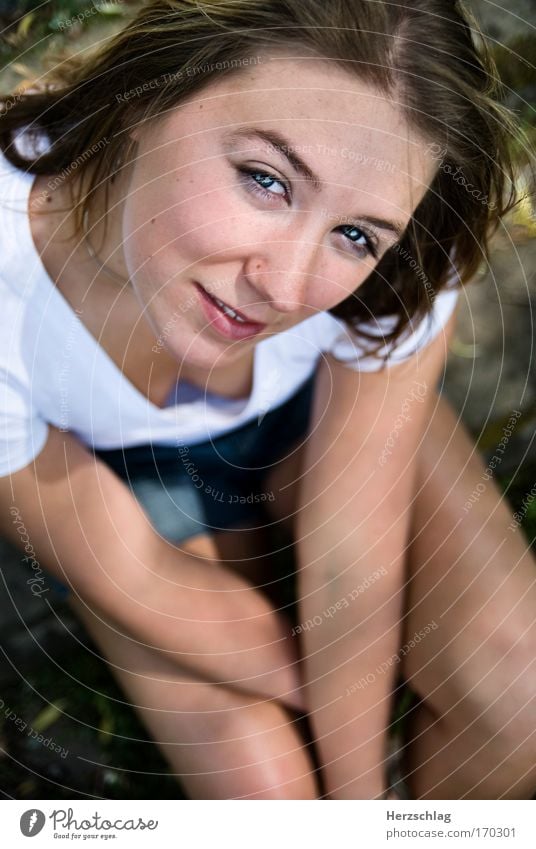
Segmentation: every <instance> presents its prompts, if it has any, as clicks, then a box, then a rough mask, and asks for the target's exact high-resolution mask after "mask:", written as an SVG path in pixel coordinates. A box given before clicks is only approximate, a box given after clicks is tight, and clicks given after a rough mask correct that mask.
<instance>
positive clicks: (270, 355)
mask: <svg viewBox="0 0 536 849" xmlns="http://www.w3.org/2000/svg"><path fill="white" fill-rule="evenodd" d="M34 179H35V178H34V175H32V174H27V173H25V172H23V171H21V170H19V169H17V168H15V167H14V166H12V165H11V164H10V163H9V162H8V161H7V160H6V158H5V157H4V156H3V155H1V154H0V304H1V309H0V375H1V386H0V443H1V445H0V476H3V475H7V474H10V473H13V472H16V471H17V470H19V469H21V468H23V467H24V466H26V465H27V464H28V463H29V462H30V461H31V460H32V459H33V458H34V457H35V456H36V455H37V454H38V453H39V452H40V451H41V449H42V448H43V446H44V444H45V441H46V438H47V432H48V425H49V424H52V425H55V426H56V427H58V428H61V429H63V430H69V431H72V432H73V433H74V434H75V435H76V436H77V437H78V438H79V439H80V440H81V441H82V442H83V443H84V444H86V445H88V446H93V447H95V448H102V449H106V448H118V447H127V446H131V445H139V444H144V443H151V442H152V443H167V444H176V445H182V444H195V443H199V442H204V441H207V440H208V439H210V438H212V437H216V436H219V435H220V434H223V433H225V432H227V431H231V430H234V429H235V428H238V427H240V426H241V425H243V424H244V423H246V422H248V421H251V420H253V419H257V420H258V421H261V420H262V417H263V416H264V415H265V414H266V413H267V412H268V410H270V409H272V408H275V407H277V406H279V405H280V404H282V403H283V402H284V401H286V400H287V399H288V398H290V397H291V395H293V394H294V392H296V391H297V389H299V387H300V386H301V385H302V384H303V383H304V381H305V380H306V379H307V378H308V377H309V376H310V375H311V374H312V373H313V371H314V370H315V368H316V366H317V363H318V360H319V358H320V357H321V356H322V354H323V352H331V353H332V354H333V355H334V356H336V357H337V358H338V359H341V360H343V361H344V362H345V363H346V365H347V366H348V367H349V368H353V369H357V370H360V371H373V370H376V369H378V368H379V367H380V365H381V361H379V360H377V359H376V358H374V357H367V356H366V353H365V351H364V349H363V348H359V347H358V346H357V344H355V343H354V342H353V341H352V340H351V337H350V334H349V331H348V328H347V326H346V324H345V323H344V322H343V321H341V320H339V319H336V318H334V317H333V316H332V315H330V314H329V313H327V312H321V313H318V315H315V316H313V317H311V318H308V319H306V320H305V321H303V322H301V323H300V324H298V325H296V326H295V327H292V328H291V329H290V330H287V331H284V332H282V333H280V334H278V335H276V336H272V337H270V338H268V339H264V340H262V341H260V342H259V343H258V344H257V345H256V347H255V349H254V370H253V390H252V393H251V395H250V397H249V398H247V399H240V400H228V399H223V398H218V397H217V396H211V395H206V396H205V394H204V393H195V392H192V390H191V388H189V387H188V386H187V385H186V386H182V384H179V386H178V391H173V392H172V393H171V394H170V397H169V399H168V401H169V404H168V405H167V406H165V407H164V408H163V409H161V408H159V407H157V406H155V405H154V404H153V403H151V401H149V400H148V399H147V398H146V397H145V396H144V395H143V394H142V393H141V392H139V391H138V390H137V389H136V388H135V387H134V386H133V384H132V383H130V381H129V380H127V379H126V378H125V377H124V376H123V374H122V372H121V370H120V369H119V368H118V366H116V365H115V363H114V362H113V360H112V359H111V358H110V357H109V356H108V354H107V353H106V352H105V351H104V349H103V348H102V347H101V346H100V345H99V344H98V342H97V340H96V339H95V338H94V337H93V336H92V335H91V333H90V332H89V330H87V329H86V328H85V326H84V325H83V324H82V322H81V320H80V317H79V315H77V313H76V312H75V311H74V310H73V308H72V307H71V306H70V305H69V303H68V302H67V301H66V300H65V298H64V297H63V296H62V295H61V293H60V292H59V290H58V289H57V287H56V286H55V285H54V283H53V281H52V280H51V279H50V277H49V276H48V274H47V272H46V270H45V268H44V266H43V263H42V262H41V259H40V257H39V254H38V253H37V250H36V248H35V245H34V242H33V238H32V234H31V229H30V221H29V215H28V200H29V193H30V188H31V185H32V182H33V180H34ZM452 283H453V285H454V284H455V280H454V279H453V280H452ZM457 298H458V290H457V289H454V288H453V289H452V290H451V291H442V292H440V293H439V294H438V295H437V296H436V298H435V301H434V305H433V310H432V313H431V315H430V316H427V317H426V318H425V319H424V320H423V321H422V322H421V323H420V324H419V325H418V326H416V327H414V326H413V325H410V328H409V329H408V331H407V332H406V333H405V335H404V339H403V341H401V342H399V344H398V345H397V346H396V348H395V349H394V351H393V354H392V356H391V360H390V362H391V363H393V364H395V363H398V362H401V361H402V360H404V359H407V358H408V357H409V356H411V354H412V353H414V352H415V351H416V350H420V349H422V348H423V347H424V346H425V345H426V344H428V343H429V342H430V341H431V340H432V339H433V338H434V337H435V336H436V335H437V334H438V333H439V332H440V331H441V329H442V327H443V326H444V325H445V323H446V321H447V319H448V318H449V316H450V315H451V313H452V311H453V309H454V307H455V305H456V301H457ZM392 320H393V319H391V318H390V317H385V318H382V319H380V320H379V321H378V322H374V323H367V328H372V329H373V332H376V333H379V334H380V336H381V333H382V332H385V330H386V329H388V328H389V327H390V326H392V325H391V321H392Z"/></svg>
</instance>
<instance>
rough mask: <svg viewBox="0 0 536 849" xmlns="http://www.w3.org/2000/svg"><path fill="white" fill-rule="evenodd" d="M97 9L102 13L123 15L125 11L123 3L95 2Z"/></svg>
mask: <svg viewBox="0 0 536 849" xmlns="http://www.w3.org/2000/svg"><path fill="white" fill-rule="evenodd" d="M95 9H96V10H97V11H98V13H99V14H100V15H122V14H123V12H124V6H123V3H106V2H103V3H95Z"/></svg>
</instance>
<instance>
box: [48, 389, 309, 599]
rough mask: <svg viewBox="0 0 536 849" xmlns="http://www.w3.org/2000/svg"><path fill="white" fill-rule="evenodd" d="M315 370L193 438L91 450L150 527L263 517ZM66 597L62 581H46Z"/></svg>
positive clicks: (303, 424) (186, 528) (183, 528)
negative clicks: (219, 428) (216, 430)
mask: <svg viewBox="0 0 536 849" xmlns="http://www.w3.org/2000/svg"><path fill="white" fill-rule="evenodd" d="M314 382H315V375H314V374H313V375H312V376H311V377H310V378H309V379H308V380H307V381H306V382H305V383H304V384H303V385H302V387H301V388H300V389H299V390H298V391H297V392H296V393H295V394H294V395H293V396H292V397H291V398H290V399H289V400H288V401H286V402H285V403H284V404H282V405H280V406H279V407H276V408H275V409H273V410H270V411H269V412H268V413H266V415H264V416H263V417H262V419H260V420H257V419H254V420H253V421H251V422H248V423H247V424H245V425H242V427H240V428H238V429H237V430H234V431H232V432H231V433H227V434H224V435H223V436H219V437H217V438H216V439H214V440H212V441H210V442H203V443H201V444H199V445H191V446H188V445H184V444H183V443H178V444H176V445H153V444H149V445H136V446H134V447H132V448H119V449H113V450H108V451H100V450H96V451H95V452H94V453H95V456H96V457H98V458H99V459H100V460H101V461H103V462H104V463H106V464H107V465H108V466H109V467H110V468H111V469H113V471H114V472H116V474H118V475H119V476H120V477H121V478H123V480H124V481H125V483H126V484H127V486H128V487H129V488H130V490H131V491H132V493H133V494H134V496H135V497H136V499H137V500H138V501H139V503H140V504H141V505H142V507H143V508H144V510H145V511H146V513H147V514H148V516H149V518H150V519H151V522H152V524H153V526H154V528H155V529H156V531H157V532H158V533H159V534H161V535H162V536H163V537H165V538H166V539H169V540H171V541H173V542H181V541H183V540H185V539H188V537H192V536H196V535H197V534H200V533H211V532H218V531H221V530H226V529H228V528H231V527H233V526H237V527H239V526H240V525H242V524H248V525H251V524H253V525H255V524H263V523H265V522H266V518H267V514H266V505H267V504H268V502H270V501H274V500H275V497H276V494H275V493H274V492H271V491H270V490H269V488H267V483H266V477H267V474H268V473H269V471H270V469H271V468H272V467H273V466H274V465H275V464H276V463H278V462H279V461H281V460H283V459H284V458H285V457H286V456H288V454H289V453H290V452H291V451H292V450H293V449H294V448H295V447H296V445H297V444H299V443H300V442H301V441H303V439H305V438H306V435H307V430H308V424H309V419H310V412H311V403H312V396H313V389H314ZM53 586H54V588H55V589H56V590H57V592H58V593H59V594H60V595H61V596H63V597H65V596H66V595H67V594H68V592H69V591H68V589H67V587H65V586H64V585H63V584H61V583H59V582H58V581H55V580H54V581H53Z"/></svg>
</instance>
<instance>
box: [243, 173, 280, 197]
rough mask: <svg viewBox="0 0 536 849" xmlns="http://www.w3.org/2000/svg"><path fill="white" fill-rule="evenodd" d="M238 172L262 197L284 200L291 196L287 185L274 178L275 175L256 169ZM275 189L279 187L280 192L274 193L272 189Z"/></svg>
mask: <svg viewBox="0 0 536 849" xmlns="http://www.w3.org/2000/svg"><path fill="white" fill-rule="evenodd" d="M238 171H239V173H240V174H241V175H242V176H243V177H245V178H246V180H247V182H248V183H249V188H250V189H251V190H252V191H254V192H255V193H256V194H260V195H261V196H262V197H267V198H274V197H283V198H284V197H287V196H288V194H289V190H288V187H287V186H286V185H285V183H283V181H282V180H279V179H278V178H277V177H274V175H273V174H268V173H267V172H266V171H257V170H255V169H254V168H239V169H238ZM274 187H275V188H277V187H279V191H273V190H272V189H273V188H274Z"/></svg>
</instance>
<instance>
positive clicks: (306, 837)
mask: <svg viewBox="0 0 536 849" xmlns="http://www.w3.org/2000/svg"><path fill="white" fill-rule="evenodd" d="M534 812H535V807H534V803H531V802H521V801H499V802H497V801H452V802H449V801H432V802H424V801H419V802H409V801H408V802H405V801H404V802H367V801H349V802H333V801H331V802H329V801H328V802H327V804H322V802H321V801H295V802H291V801H281V802H277V801H270V802H262V801H247V800H242V801H239V800H237V801H234V800H231V801H182V800H181V801H179V800H177V801H176V802H173V801H168V800H166V801H160V800H151V799H144V800H136V801H112V800H95V801H86V800H84V801H72V802H66V801H64V800H60V801H53V800H52V801H51V800H46V801H38V802H37V804H36V805H35V806H32V805H31V804H29V803H28V802H19V801H5V802H3V804H2V807H0V817H1V820H2V845H3V846H5V847H7V849H12V847H17V846H26V847H28V846H29V845H32V846H34V847H35V849H38V847H48V846H55V847H58V846H61V845H65V844H63V843H61V842H60V841H65V843H66V842H67V841H70V842H71V843H78V844H79V845H82V844H83V845H85V846H87V845H89V844H91V845H98V846H102V845H103V842H104V843H106V844H108V845H111V846H114V847H118V849H119V847H124V849H126V847H130V846H143V847H144V849H145V847H147V849H150V847H152V846H154V847H157V846H158V847H160V846H162V845H163V846H164V847H168V846H173V847H177V849H179V847H183V846H184V847H188V849H189V848H190V847H196V849H205V848H206V849H227V847H229V849H287V847H291V846H296V847H298V848H299V849H326V847H328V846H330V847H331V846H333V847H334V849H339V847H351V849H353V847H355V849H358V847H366V849H376V847H380V846H381V847H384V846H385V847H391V846H392V847H393V849H394V847H401V846H405V847H407V849H418V847H425V846H426V847H429V846H444V847H445V849H447V847H451V846H456V847H460V849H461V848H462V847H465V846H467V847H471V849H478V847H487V849H489V847H503V846H506V847H512V849H534V846H535V845H536V844H535V840H534ZM33 838H35V843H34V844H30V843H29V841H30V840H32V839H33Z"/></svg>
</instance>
